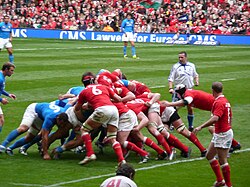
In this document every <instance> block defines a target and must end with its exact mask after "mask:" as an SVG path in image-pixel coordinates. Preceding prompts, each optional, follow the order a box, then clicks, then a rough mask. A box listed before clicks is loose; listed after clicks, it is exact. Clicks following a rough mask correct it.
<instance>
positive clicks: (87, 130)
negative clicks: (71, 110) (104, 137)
mask: <svg viewBox="0 0 250 187" xmlns="http://www.w3.org/2000/svg"><path fill="white" fill-rule="evenodd" d="M82 130H83V131H85V132H90V131H91V130H93V128H92V127H91V126H90V125H89V124H87V123H83V125H82Z"/></svg>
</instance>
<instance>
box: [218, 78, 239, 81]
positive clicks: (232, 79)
mask: <svg viewBox="0 0 250 187" xmlns="http://www.w3.org/2000/svg"><path fill="white" fill-rule="evenodd" d="M234 80H236V78H230V79H221V81H223V82H225V81H234Z"/></svg>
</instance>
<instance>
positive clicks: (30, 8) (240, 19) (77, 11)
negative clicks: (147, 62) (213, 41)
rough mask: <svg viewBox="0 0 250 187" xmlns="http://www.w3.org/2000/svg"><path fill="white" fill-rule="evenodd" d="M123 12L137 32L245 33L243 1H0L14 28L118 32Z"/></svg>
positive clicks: (248, 10)
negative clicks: (157, 4)
mask: <svg viewBox="0 0 250 187" xmlns="http://www.w3.org/2000/svg"><path fill="white" fill-rule="evenodd" d="M127 12H132V13H133V15H134V19H135V23H136V26H135V29H136V32H146V33H150V32H151V33H176V32H180V33H185V32H186V31H187V27H189V30H190V32H191V33H196V34H244V35H250V3H249V1H248V0H196V1H194V0H173V1H169V0H163V3H162V6H161V7H160V8H159V9H158V10H154V9H152V8H149V9H146V8H144V7H143V6H141V5H140V3H139V0H137V1H135V0H73V1H72V0H20V1H14V0H0V21H2V17H3V15H5V14H7V15H9V16H10V17H11V20H12V24H13V28H36V29H64V30H89V31H93V30H94V31H102V30H103V28H104V25H109V26H110V27H112V28H113V30H114V31H115V32H117V31H119V30H120V29H119V27H120V24H121V20H123V19H124V16H125V14H126V13H127Z"/></svg>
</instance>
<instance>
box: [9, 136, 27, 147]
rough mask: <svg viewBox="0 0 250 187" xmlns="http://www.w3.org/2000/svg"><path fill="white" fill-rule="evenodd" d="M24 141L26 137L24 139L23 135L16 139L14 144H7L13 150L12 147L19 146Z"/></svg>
mask: <svg viewBox="0 0 250 187" xmlns="http://www.w3.org/2000/svg"><path fill="white" fill-rule="evenodd" d="M25 143H26V139H25V137H22V138H20V139H19V140H17V141H16V142H15V143H14V144H12V145H11V146H9V148H11V150H13V149H15V148H17V147H21V146H22V145H24V144H25Z"/></svg>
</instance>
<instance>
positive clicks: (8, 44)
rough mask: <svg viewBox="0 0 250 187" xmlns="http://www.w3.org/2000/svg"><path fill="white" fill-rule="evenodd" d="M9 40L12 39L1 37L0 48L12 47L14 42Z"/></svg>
mask: <svg viewBox="0 0 250 187" xmlns="http://www.w3.org/2000/svg"><path fill="white" fill-rule="evenodd" d="M9 40H10V39H9V38H7V39H3V38H0V49H3V48H4V47H5V48H12V44H11V42H10V41H9Z"/></svg>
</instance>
